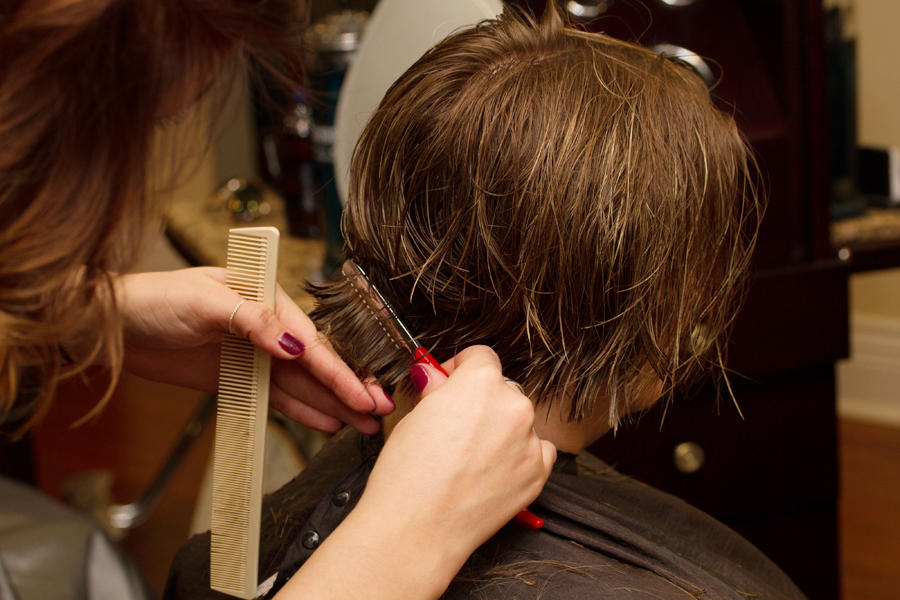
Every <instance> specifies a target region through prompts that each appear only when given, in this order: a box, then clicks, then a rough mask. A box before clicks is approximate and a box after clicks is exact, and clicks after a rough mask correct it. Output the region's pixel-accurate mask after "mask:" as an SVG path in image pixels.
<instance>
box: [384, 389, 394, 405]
mask: <svg viewBox="0 0 900 600" xmlns="http://www.w3.org/2000/svg"><path fill="white" fill-rule="evenodd" d="M381 391H382V392H384V397H385V398H387V401H388V402H390V403H391V410H394V406H395V405H394V399H393V398H391V395H390V394H388V393H387V392H385V391H384V390H381Z"/></svg>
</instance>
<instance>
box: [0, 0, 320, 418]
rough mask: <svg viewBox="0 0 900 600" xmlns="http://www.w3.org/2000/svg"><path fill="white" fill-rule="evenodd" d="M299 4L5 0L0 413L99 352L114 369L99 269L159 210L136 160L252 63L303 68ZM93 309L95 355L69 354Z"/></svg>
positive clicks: (107, 296)
mask: <svg viewBox="0 0 900 600" xmlns="http://www.w3.org/2000/svg"><path fill="white" fill-rule="evenodd" d="M304 8H305V6H304V3H302V2H298V1H297V0H258V1H256V2H244V1H242V0H182V1H178V2H176V1H173V0H66V1H63V0H12V1H11V2H10V1H7V2H4V5H3V8H0V57H2V58H0V417H2V416H3V413H4V412H6V411H8V410H9V409H10V407H11V406H12V404H13V402H14V401H15V400H16V398H17V397H19V396H27V397H28V399H29V400H30V404H31V407H32V409H33V410H32V411H31V412H32V413H33V417H35V418H36V417H38V416H40V414H41V413H42V412H44V411H45V410H46V409H47V404H48V401H49V399H50V398H51V397H52V394H53V389H54V386H55V384H56V382H57V381H58V380H59V379H60V378H61V377H62V376H65V375H67V374H72V373H75V372H78V371H79V370H81V369H83V367H84V366H85V364H87V363H88V362H90V361H91V360H93V359H94V358H96V355H97V354H98V353H100V352H103V353H105V354H106V355H107V357H106V362H107V363H109V364H110V365H112V367H113V373H114V374H115V373H117V371H118V368H119V366H120V365H121V362H122V357H121V353H122V348H121V345H122V342H121V334H120V331H119V329H120V328H119V324H118V319H117V316H116V310H115V301H114V296H113V294H112V289H111V288H112V283H111V278H110V275H109V272H110V271H111V270H115V269H122V268H125V267H126V266H128V264H129V263H130V262H131V260H132V259H133V258H134V254H135V252H136V250H137V248H138V247H139V245H140V238H141V234H142V232H143V230H144V228H145V227H146V226H147V222H148V219H150V218H154V217H155V216H156V215H155V212H156V211H155V210H154V209H153V207H151V206H150V202H149V200H148V193H147V192H148V189H147V188H148V187H149V186H148V179H150V177H149V174H148V172H147V168H146V164H147V161H148V154H149V153H150V148H151V139H152V135H153V131H154V128H155V127H156V125H157V124H158V122H159V120H160V119H161V118H163V117H166V116H170V115H171V113H172V112H177V111H178V110H179V109H180V108H182V107H184V106H185V105H186V104H190V103H191V101H192V100H195V99H196V98H197V97H198V96H199V95H201V94H202V93H203V92H204V91H205V90H206V88H208V87H209V86H210V85H211V83H212V80H213V79H214V78H217V76H219V75H220V74H222V72H223V71H224V73H225V74H226V75H233V74H235V73H236V72H237V70H238V67H240V66H242V65H244V64H245V63H246V62H247V61H248V60H255V61H257V62H262V63H268V62H269V61H278V62H279V63H280V64H279V67H280V68H282V71H281V72H283V73H293V74H296V75H297V76H298V78H299V73H300V70H299V66H300V64H301V63H300V60H301V57H300V50H301V48H300V31H301V29H302V27H303V26H304V24H305V19H306V13H305V10H304ZM92 312H93V313H95V314H94V316H95V317H96V323H98V326H97V328H96V329H95V330H94V331H93V334H92V335H93V340H91V341H93V342H95V345H94V351H93V352H92V353H89V355H87V356H82V357H79V358H80V360H78V361H76V363H75V364H71V365H67V364H65V361H64V360H63V358H62V357H61V356H60V352H59V349H58V345H59V342H60V341H61V340H65V339H68V338H71V337H72V336H73V335H75V334H76V333H78V332H79V331H80V328H81V327H83V322H84V321H85V320H86V318H87V315H88V314H90V313H92ZM23 382H24V383H23ZM26 388H27V389H26ZM32 420H33V419H32ZM0 421H2V418H0Z"/></svg>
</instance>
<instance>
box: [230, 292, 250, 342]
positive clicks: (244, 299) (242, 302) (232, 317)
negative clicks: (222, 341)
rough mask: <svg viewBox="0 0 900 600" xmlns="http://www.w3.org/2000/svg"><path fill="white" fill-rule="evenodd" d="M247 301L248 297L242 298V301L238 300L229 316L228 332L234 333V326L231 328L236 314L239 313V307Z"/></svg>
mask: <svg viewBox="0 0 900 600" xmlns="http://www.w3.org/2000/svg"><path fill="white" fill-rule="evenodd" d="M246 301H247V299H246V298H242V299H241V301H240V302H238V303H237V304H236V305H235V307H234V310H232V311H231V316H230V317H228V333H229V334H230V335H234V331H233V330H232V328H231V324H232V323H233V322H234V315H236V314H237V311H238V309H239V308H240V307H241V305H242V304H244V302H246Z"/></svg>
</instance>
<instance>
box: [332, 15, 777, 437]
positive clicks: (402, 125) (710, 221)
mask: <svg viewBox="0 0 900 600" xmlns="http://www.w3.org/2000/svg"><path fill="white" fill-rule="evenodd" d="M550 5H552V3H548V6H550ZM754 173H755V165H754V162H753V159H752V156H751V155H750V154H749V152H748V149H747V146H746V144H745V142H744V141H743V139H742V137H741V135H740V133H739V132H738V129H737V127H736V126H735V123H734V120H733V119H732V117H731V116H730V115H728V114H724V113H723V112H720V111H719V110H717V109H716V107H715V106H714V105H713V103H712V101H711V100H710V96H709V92H708V91H707V89H706V87H705V86H704V84H703V82H702V81H701V79H700V78H699V77H698V76H697V75H696V74H695V73H693V72H692V71H691V70H690V69H689V68H688V67H686V66H685V65H683V64H681V63H678V62H675V61H673V60H671V59H668V58H665V57H662V56H659V55H657V54H655V53H653V52H651V51H649V50H647V49H645V48H641V47H639V46H636V45H632V44H629V43H625V42H622V41H619V40H616V39H613V38H610V37H608V36H605V35H602V34H592V33H585V32H582V31H578V30H575V29H571V28H568V27H566V26H565V25H564V23H563V22H562V20H561V18H560V16H559V14H558V12H556V11H555V10H553V9H552V7H551V8H548V11H547V13H546V14H545V17H544V19H543V21H542V22H541V23H540V24H536V23H534V22H533V21H532V20H531V19H530V18H529V17H527V16H524V15H519V14H517V13H512V14H510V13H509V11H507V13H506V14H504V15H502V16H501V17H500V18H498V19H497V20H492V21H487V22H484V23H482V24H480V25H478V26H477V27H475V28H474V29H471V30H468V31H463V32H460V33H457V34H455V35H452V36H451V37H449V38H448V39H446V40H445V41H443V42H441V43H439V44H438V45H437V46H436V47H435V48H433V49H432V50H430V51H429V52H428V53H426V54H425V55H424V56H423V57H422V58H421V59H420V60H419V61H418V62H416V63H415V65H413V66H412V67H411V68H410V69H409V70H408V71H407V72H406V73H404V74H403V75H402V76H401V77H400V79H399V80H398V81H397V82H396V83H395V84H394V85H393V86H392V87H391V88H390V90H389V91H388V92H387V94H386V96H385V98H384V99H383V101H382V102H381V105H380V106H379V108H378V109H377V111H376V112H375V113H374V115H373V116H372V118H371V120H370V121H369V123H368V125H367V127H366V128H365V131H364V132H363V134H362V137H361V139H360V140H359V143H358V146H357V148H356V152H355V155H354V158H353V161H352V167H351V174H350V175H351V184H350V192H349V200H348V202H349V203H348V206H347V210H346V213H345V218H344V223H343V226H344V233H345V236H346V250H347V254H348V256H349V257H351V258H353V259H355V260H356V261H357V262H358V263H359V264H360V265H362V266H363V267H364V268H365V269H366V270H367V272H368V273H369V274H370V277H371V279H372V280H373V282H374V283H375V285H376V286H377V287H378V288H379V289H380V290H381V291H382V292H383V293H384V294H385V296H386V297H387V298H388V300H389V301H391V302H392V303H393V304H395V308H397V309H398V312H399V313H400V314H401V315H402V316H403V317H405V318H406V320H408V322H409V323H408V324H409V325H410V326H411V328H412V330H413V331H414V332H415V333H417V334H418V335H419V337H420V338H421V339H420V341H421V342H423V343H425V344H427V345H428V346H430V347H432V348H434V352H435V354H436V355H437V357H438V358H439V359H446V358H448V357H450V356H451V355H453V354H454V353H455V352H457V351H458V350H460V349H462V348H463V347H464V346H467V345H470V344H476V343H480V344H488V345H490V346H491V347H493V348H494V350H495V351H496V352H497V353H498V354H499V356H500V358H501V360H502V362H503V366H504V371H505V374H506V375H507V376H508V377H511V378H513V379H516V380H517V381H519V382H520V383H521V384H522V385H523V386H524V388H525V390H526V392H527V393H528V394H529V396H531V397H532V398H535V399H538V402H539V403H550V402H556V401H559V402H563V403H565V404H564V405H563V409H564V411H563V414H564V415H568V418H569V419H570V420H572V421H579V420H581V419H584V418H585V417H587V416H588V415H591V413H592V412H593V411H594V410H595V407H597V406H602V405H605V402H603V403H601V402H600V400H601V399H603V398H605V397H608V398H609V399H610V403H609V407H610V409H609V422H610V424H611V425H612V426H615V425H617V424H618V422H619V420H620V418H621V417H622V416H624V415H626V414H628V413H629V412H631V411H632V410H633V409H636V408H640V407H636V406H634V404H633V400H632V399H634V398H637V397H639V396H640V395H641V394H640V392H641V388H643V387H644V386H646V385H648V380H649V378H648V377H647V373H648V371H652V373H655V374H656V375H657V376H658V377H659V378H660V379H662V380H663V381H664V382H665V384H666V389H667V390H669V391H671V390H672V389H674V388H675V387H676V386H679V385H680V384H683V383H685V382H687V381H688V380H690V379H691V378H692V377H693V375H694V374H695V373H697V372H698V371H700V370H701V369H702V368H704V367H709V366H711V365H715V366H718V367H720V368H721V367H722V362H723V353H724V343H723V339H724V336H723V334H724V333H725V332H726V330H727V329H728V327H729V324H730V323H731V321H732V319H733V316H734V314H735V311H736V301H737V299H738V297H739V291H740V289H741V285H742V282H743V280H744V276H745V272H746V270H747V266H748V262H749V259H750V255H751V253H752V249H753V246H754V243H755V236H756V230H757V227H758V222H759V219H760V217H761V205H760V203H759V202H758V200H757V194H756V190H755V186H754V183H753V182H754ZM317 294H318V295H319V298H320V302H321V305H320V307H319V309H318V311H317V312H316V313H315V316H316V318H317V319H318V321H319V323H320V325H321V326H322V327H323V328H325V329H326V330H327V331H329V334H330V336H331V338H332V339H333V340H335V342H336V346H337V347H338V348H340V349H341V350H342V352H343V353H344V355H345V357H346V358H347V359H348V360H349V361H350V362H351V363H355V364H356V365H357V366H358V367H359V370H360V371H361V372H364V373H366V372H367V373H375V374H377V375H379V376H380V377H381V380H382V382H383V383H385V384H394V383H397V382H399V381H400V380H401V379H402V377H403V376H404V375H405V374H406V368H405V366H404V360H403V353H402V352H399V351H394V350H393V349H391V351H385V347H384V345H379V344H377V343H369V342H365V343H360V337H359V335H360V331H359V328H358V326H357V325H354V326H352V327H346V326H344V325H345V324H346V323H349V322H351V321H350V320H348V319H347V317H346V315H347V313H348V312H352V311H348V310H346V308H345V307H343V306H342V303H344V302H346V301H347V298H348V295H347V294H346V293H345V292H342V291H341V289H340V287H335V286H330V287H325V288H323V289H320V290H319V291H318V292H317ZM378 338H379V334H378V332H377V331H373V332H372V334H371V335H370V336H368V337H367V338H365V339H367V340H377V339H378Z"/></svg>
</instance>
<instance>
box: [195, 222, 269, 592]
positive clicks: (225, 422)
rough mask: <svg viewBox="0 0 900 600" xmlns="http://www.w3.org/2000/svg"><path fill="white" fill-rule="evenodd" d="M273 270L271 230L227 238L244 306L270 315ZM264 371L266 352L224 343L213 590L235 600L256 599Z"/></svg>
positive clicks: (230, 273) (235, 232)
mask: <svg viewBox="0 0 900 600" xmlns="http://www.w3.org/2000/svg"><path fill="white" fill-rule="evenodd" d="M277 262H278V230H277V229H275V228H274V227H245V228H238V229H232V230H230V231H229V232H228V257H227V265H226V266H227V274H226V283H227V284H228V287H230V288H231V289H233V290H234V291H236V292H237V293H238V294H240V295H241V297H242V298H244V299H246V300H253V301H255V302H259V303H261V304H263V305H265V306H268V307H269V308H274V306H275V272H276V265H277ZM269 368H270V356H269V355H268V354H267V353H266V352H264V351H262V350H259V349H258V348H256V347H254V346H253V344H251V343H250V342H249V341H248V340H245V339H243V338H240V337H238V336H236V335H231V334H228V335H226V336H225V339H224V340H223V341H222V353H221V357H220V359H219V402H218V412H217V415H216V440H215V450H214V458H213V493H212V523H211V537H212V541H211V545H210V561H209V563H210V587H211V588H212V589H214V590H218V591H220V592H224V593H226V594H231V595H232V596H237V597H238V598H254V597H255V596H256V586H257V568H258V560H259V519H260V508H261V506H262V472H263V452H264V449H265V441H266V438H265V436H266V418H267V413H268V408H269Z"/></svg>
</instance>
